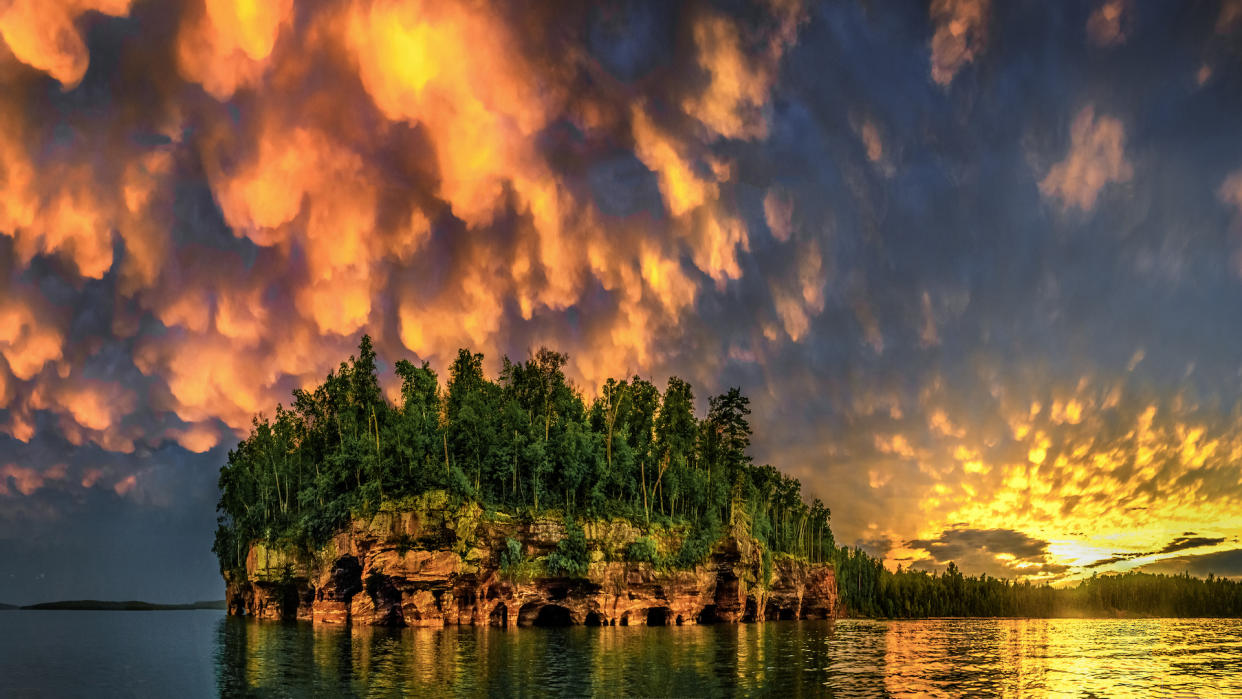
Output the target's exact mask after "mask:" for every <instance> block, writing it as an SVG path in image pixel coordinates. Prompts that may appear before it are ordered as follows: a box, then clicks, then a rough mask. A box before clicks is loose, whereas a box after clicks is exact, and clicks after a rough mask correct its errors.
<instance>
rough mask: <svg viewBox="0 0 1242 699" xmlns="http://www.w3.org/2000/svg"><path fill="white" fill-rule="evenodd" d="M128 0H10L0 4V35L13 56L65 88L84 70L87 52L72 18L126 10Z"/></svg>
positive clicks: (75, 82)
mask: <svg viewBox="0 0 1242 699" xmlns="http://www.w3.org/2000/svg"><path fill="white" fill-rule="evenodd" d="M130 3H131V0H11V1H10V2H7V3H5V5H4V7H3V8H0V38H3V39H4V42H5V44H7V45H8V47H9V50H10V51H12V52H13V56H14V57H16V58H17V60H19V61H21V62H22V63H25V64H26V65H28V66H32V67H34V68H37V69H39V70H41V71H43V72H45V73H47V74H48V75H50V76H52V77H53V78H55V79H56V80H58V81H59V82H60V84H61V86H62V87H63V88H64V89H66V90H68V89H71V88H73V87H75V86H76V85H77V84H78V83H79V82H80V81H81V80H82V76H83V75H85V74H86V68H87V65H88V64H89V63H90V56H89V55H88V54H87V50H86V42H85V41H84V40H83V38H82V35H81V33H80V32H79V30H78V28H77V26H76V25H75V22H76V21H77V20H78V18H79V17H81V16H82V15H83V14H85V13H86V12H90V11H95V12H101V13H103V14H106V15H112V16H114V17H123V16H125V15H126V14H128V13H129V6H130Z"/></svg>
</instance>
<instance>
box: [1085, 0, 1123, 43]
mask: <svg viewBox="0 0 1242 699" xmlns="http://www.w3.org/2000/svg"><path fill="white" fill-rule="evenodd" d="M1131 12H1133V9H1132V8H1131V7H1130V3H1129V1H1128V0H1104V1H1103V2H1101V3H1100V4H1099V5H1098V6H1096V8H1095V10H1093V11H1092V12H1091V16H1090V17H1088V18H1087V37H1088V38H1090V39H1091V41H1092V43H1094V44H1096V45H1097V46H1117V45H1120V44H1122V43H1125V40H1126V34H1127V25H1128V24H1129V23H1130V21H1131V20H1130V14H1131Z"/></svg>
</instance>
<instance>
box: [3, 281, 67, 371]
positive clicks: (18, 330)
mask: <svg viewBox="0 0 1242 699" xmlns="http://www.w3.org/2000/svg"><path fill="white" fill-rule="evenodd" d="M39 315H40V314H39V312H38V310H37V309H36V308H35V306H33V305H32V304H29V303H27V302H24V301H23V300H22V299H20V298H18V297H17V296H9V297H7V298H5V297H0V355H3V356H4V359H5V361H6V362H8V364H9V370H10V371H11V372H13V375H14V376H15V377H17V378H18V379H21V380H23V381H28V380H30V379H32V378H34V376H35V375H36V374H38V373H39V372H40V371H41V370H42V369H43V367H44V366H45V365H47V363H48V362H52V361H55V360H58V359H60V358H61V356H62V352H63V349H62V348H63V344H64V339H63V337H62V335H61V333H60V331H59V330H57V329H56V328H53V327H49V326H47V325H45V324H44V323H42V322H40V320H39Z"/></svg>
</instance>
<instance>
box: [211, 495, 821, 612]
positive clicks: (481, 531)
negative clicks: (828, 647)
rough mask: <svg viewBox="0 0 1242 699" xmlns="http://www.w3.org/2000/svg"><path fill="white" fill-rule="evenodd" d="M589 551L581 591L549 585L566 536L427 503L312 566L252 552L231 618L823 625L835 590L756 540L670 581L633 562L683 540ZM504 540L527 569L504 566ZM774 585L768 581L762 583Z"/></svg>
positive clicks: (620, 539)
mask: <svg viewBox="0 0 1242 699" xmlns="http://www.w3.org/2000/svg"><path fill="white" fill-rule="evenodd" d="M583 528H584V530H585V533H586V536H587V540H588V542H589V546H590V550H591V564H590V568H589V570H588V572H587V574H586V575H585V577H582V578H566V577H556V576H550V575H548V574H547V573H546V572H545V571H546V567H545V566H544V561H545V560H546V556H547V555H548V554H549V553H551V552H552V551H553V550H555V548H556V546H557V543H558V542H559V541H560V540H561V538H562V536H563V535H564V528H563V525H561V524H560V523H559V522H557V521H555V520H536V521H534V522H518V521H516V520H515V519H512V518H509V517H506V516H505V515H502V514H495V513H492V514H489V515H485V513H483V512H482V511H481V510H480V509H479V507H478V506H477V505H474V504H465V505H459V506H452V505H450V504H449V503H448V500H447V498H446V497H445V496H444V495H443V494H442V493H429V494H427V495H425V496H423V497H421V498H418V500H417V501H416V502H415V503H413V504H410V505H409V506H403V507H401V508H399V509H393V510H388V511H381V512H379V513H377V514H376V515H374V516H372V517H371V518H369V519H367V520H355V521H354V522H352V523H351V524H350V526H349V527H348V528H347V529H346V530H345V531H342V532H340V533H338V534H337V535H336V536H335V537H334V538H333V539H332V541H331V542H329V543H328V544H327V545H326V546H324V547H323V548H321V549H320V550H318V551H316V552H314V553H311V554H305V553H298V552H297V551H296V550H295V549H293V548H291V547H287V548H286V547H278V546H268V545H264V544H255V545H253V546H251V548H250V550H249V553H248V555H247V558H246V569H245V572H244V577H243V574H242V573H241V572H240V571H239V572H236V573H233V574H226V575H225V580H226V583H227V599H228V609H229V613H230V614H244V615H253V616H256V617H260V618H265V619H295V618H296V619H302V620H311V621H315V622H323V623H337V624H343V623H355V624H375V625H389V626H441V625H444V624H491V625H494V626H507V627H513V626H529V625H563V624H587V625H656V624H695V623H708V622H717V621H719V622H737V621H762V620H764V619H778V618H779V619H800V618H827V617H831V616H833V615H834V614H835V613H836V612H837V587H836V578H835V576H834V575H833V570H832V567H831V566H830V565H827V564H809V563H806V562H804V561H800V560H796V559H793V558H789V557H777V558H776V559H775V560H773V561H771V564H770V565H767V566H765V565H764V563H763V555H762V551H761V550H760V548H759V544H758V542H757V541H755V540H754V539H752V538H751V537H749V536H747V535H745V534H744V533H743V532H741V531H739V530H735V531H734V532H733V533H731V534H730V535H729V536H727V537H725V538H724V539H722V540H721V541H719V542H717V544H716V546H715V547H714V549H713V551H712V553H711V556H710V558H709V559H708V561H707V562H706V563H704V564H702V565H699V566H697V567H695V568H694V569H691V570H663V569H659V568H656V567H654V566H652V565H651V564H650V563H635V562H630V561H626V560H625V558H626V556H625V551H626V548H627V547H628V546H629V544H630V543H631V542H633V541H634V540H635V539H636V538H638V537H639V536H643V535H647V536H650V537H651V538H652V539H653V540H654V541H656V542H657V544H658V546H659V547H660V548H661V549H662V550H675V547H677V546H679V545H680V536H681V535H680V534H679V533H678V532H676V531H663V532H656V533H649V532H643V531H640V530H639V529H638V528H636V527H635V526H634V525H632V524H630V523H629V522H626V521H623V520H609V521H598V522H588V523H584V525H583ZM508 540H514V541H516V542H517V543H518V544H520V546H521V550H522V558H521V560H520V561H519V562H516V563H515V562H513V561H509V562H508V565H506V566H502V563H501V562H502V560H503V555H502V554H503V552H504V551H505V550H506V545H507V542H508ZM764 577H766V578H767V580H763V578H764Z"/></svg>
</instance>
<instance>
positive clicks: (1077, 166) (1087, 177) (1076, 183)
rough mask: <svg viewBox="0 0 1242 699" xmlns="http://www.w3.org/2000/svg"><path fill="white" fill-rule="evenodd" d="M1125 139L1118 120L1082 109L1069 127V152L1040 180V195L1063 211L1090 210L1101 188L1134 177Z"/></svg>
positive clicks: (1088, 107)
mask: <svg viewBox="0 0 1242 699" xmlns="http://www.w3.org/2000/svg"><path fill="white" fill-rule="evenodd" d="M1125 140H1126V133H1125V127H1124V126H1123V125H1122V123H1121V122H1120V121H1119V120H1118V119H1116V118H1114V117H1110V116H1104V115H1101V116H1099V117H1098V118H1097V117H1096V115H1095V108H1094V107H1093V106H1087V107H1083V108H1082V110H1080V111H1079V112H1078V115H1077V116H1075V117H1074V123H1073V125H1072V126H1071V127H1070V149H1069V152H1068V153H1067V154H1066V156H1065V159H1064V160H1062V161H1061V162H1059V163H1056V164H1055V165H1053V166H1052V168H1051V169H1050V170H1049V171H1048V173H1047V175H1045V176H1044V179H1043V180H1041V181H1040V183H1039V191H1040V193H1042V194H1043V195H1044V196H1045V197H1049V198H1054V199H1058V200H1059V201H1060V202H1061V205H1062V206H1063V207H1064V208H1066V209H1068V208H1070V207H1077V208H1079V209H1081V210H1082V211H1091V210H1092V209H1094V208H1095V203H1096V199H1097V198H1098V197H1099V195H1100V192H1101V191H1102V190H1103V189H1104V187H1105V186H1107V185H1108V184H1111V183H1119V182H1127V181H1129V180H1130V178H1131V177H1132V176H1133V175H1134V167H1133V165H1131V163H1130V161H1129V160H1128V159H1127V158H1126V153H1125Z"/></svg>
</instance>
